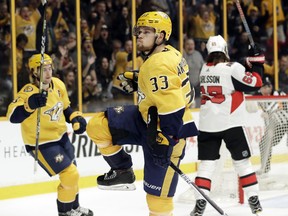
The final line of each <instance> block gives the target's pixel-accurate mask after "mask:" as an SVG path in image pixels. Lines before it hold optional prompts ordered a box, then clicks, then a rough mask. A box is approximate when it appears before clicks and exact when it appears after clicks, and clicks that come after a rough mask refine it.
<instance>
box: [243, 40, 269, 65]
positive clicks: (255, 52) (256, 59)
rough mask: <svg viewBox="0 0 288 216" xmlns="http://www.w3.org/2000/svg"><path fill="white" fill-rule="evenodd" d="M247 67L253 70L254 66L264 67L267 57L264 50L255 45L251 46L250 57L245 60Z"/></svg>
mask: <svg viewBox="0 0 288 216" xmlns="http://www.w3.org/2000/svg"><path fill="white" fill-rule="evenodd" d="M245 62H246V65H247V66H248V67H249V68H250V69H251V68H252V66H253V65H263V64H264V62H265V56H264V54H263V51H262V49H261V48H260V47H259V46H258V45H257V44H255V45H254V46H251V45H249V49H248V57H246V59H245Z"/></svg>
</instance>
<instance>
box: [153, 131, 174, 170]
mask: <svg viewBox="0 0 288 216" xmlns="http://www.w3.org/2000/svg"><path fill="white" fill-rule="evenodd" d="M176 143H177V141H176V140H174V139H172V138H170V137H169V136H165V135H164V134H163V133H161V132H160V131H158V133H157V138H156V142H155V143H152V145H150V147H151V154H152V156H153V161H154V163H155V164H156V165H158V166H160V167H163V168H167V167H168V166H169V165H170V163H171V161H170V157H171V155H172V151H173V146H174V145H176Z"/></svg>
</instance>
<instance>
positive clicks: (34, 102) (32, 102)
mask: <svg viewBox="0 0 288 216" xmlns="http://www.w3.org/2000/svg"><path fill="white" fill-rule="evenodd" d="M47 96H48V92H47V91H42V93H35V94H32V95H31V96H30V97H28V98H27V99H26V100H25V101H24V108H25V110H26V111H27V112H30V113H31V112H33V111H34V110H35V109H37V108H39V107H44V106H46V102H47Z"/></svg>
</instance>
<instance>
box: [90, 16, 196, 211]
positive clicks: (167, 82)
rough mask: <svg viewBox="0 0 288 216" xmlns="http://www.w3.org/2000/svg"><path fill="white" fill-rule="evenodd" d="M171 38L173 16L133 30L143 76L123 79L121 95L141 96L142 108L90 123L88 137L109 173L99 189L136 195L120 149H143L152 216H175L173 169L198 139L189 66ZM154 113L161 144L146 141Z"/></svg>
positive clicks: (122, 109)
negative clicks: (190, 142) (189, 139)
mask: <svg viewBox="0 0 288 216" xmlns="http://www.w3.org/2000/svg"><path fill="white" fill-rule="evenodd" d="M171 32H172V24H171V20H170V18H169V16H168V15H167V14H165V13H163V12H159V11H151V12H146V13H144V14H143V15H141V16H140V17H139V19H138V21H137V24H136V26H135V27H134V36H136V40H137V48H138V51H140V52H141V53H142V55H144V56H145V60H144V62H143V64H142V65H141V67H140V70H139V71H138V72H137V71H134V72H124V73H123V74H120V76H119V79H120V80H121V81H122V82H121V86H122V88H123V90H125V91H127V92H129V93H132V92H134V91H137V93H138V105H131V106H119V107H114V108H108V109H107V110H106V111H105V112H99V113H96V114H95V115H94V117H92V118H91V119H90V121H89V123H88V125H87V134H88V136H89V137H90V138H91V139H92V140H93V141H94V143H95V144H96V145H97V147H98V149H99V151H100V152H101V154H102V156H103V158H104V159H105V160H106V162H107V163H108V164H109V166H110V167H111V170H110V171H109V172H108V173H106V174H104V175H101V176H99V177H98V178H97V183H98V187H99V188H101V189H112V190H113V189H114V190H124V189H130V190H132V189H135V187H134V185H133V182H134V180H135V176H134V173H133V170H132V160H131V156H130V155H128V154H127V153H126V152H125V151H124V149H123V148H122V145H124V144H135V145H140V146H142V149H143V153H144V190H145V192H146V201H147V205H148V208H149V215H150V216H160V215H161V216H171V215H173V196H174V194H175V191H176V187H177V183H178V175H177V174H176V173H175V172H174V170H173V169H172V168H171V167H170V166H169V165H170V163H171V161H173V163H174V164H176V165H178V166H179V164H180V162H181V159H182V158H183V157H184V148H185V138H186V137H192V136H195V135H197V133H198V130H197V128H196V126H195V124H194V121H193V118H192V114H191V111H190V110H189V107H190V105H191V103H192V101H193V98H194V97H193V90H192V89H191V85H190V82H189V77H188V72H189V71H188V65H187V63H186V61H185V59H184V58H183V57H182V55H181V53H180V52H179V51H178V50H176V49H175V48H173V47H172V46H170V45H166V42H167V41H168V40H169V37H170V35H171ZM150 107H156V108H157V110H158V130H157V131H155V134H157V139H156V140H155V142H154V141H151V142H152V143H150V142H148V141H147V136H149V135H150V134H148V132H147V124H148V123H149V119H148V117H147V114H148V110H149V108H150Z"/></svg>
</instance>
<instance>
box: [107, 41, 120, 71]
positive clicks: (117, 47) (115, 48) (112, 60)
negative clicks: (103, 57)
mask: <svg viewBox="0 0 288 216" xmlns="http://www.w3.org/2000/svg"><path fill="white" fill-rule="evenodd" d="M112 47H113V51H112V54H111V57H110V63H109V66H110V70H114V68H115V64H116V55H117V53H118V52H119V51H120V50H121V48H122V42H121V41H120V40H118V39H113V41H112Z"/></svg>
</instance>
